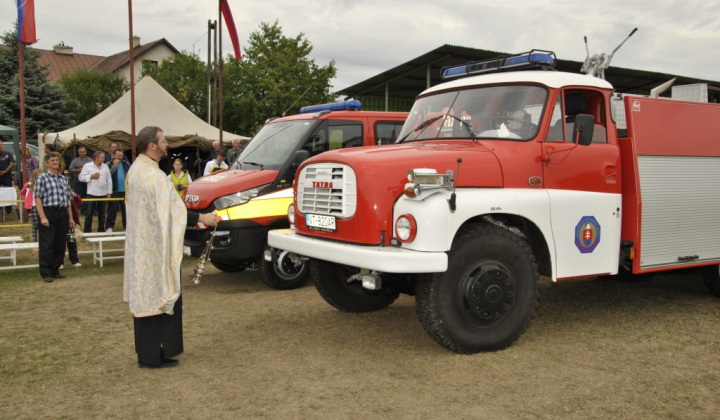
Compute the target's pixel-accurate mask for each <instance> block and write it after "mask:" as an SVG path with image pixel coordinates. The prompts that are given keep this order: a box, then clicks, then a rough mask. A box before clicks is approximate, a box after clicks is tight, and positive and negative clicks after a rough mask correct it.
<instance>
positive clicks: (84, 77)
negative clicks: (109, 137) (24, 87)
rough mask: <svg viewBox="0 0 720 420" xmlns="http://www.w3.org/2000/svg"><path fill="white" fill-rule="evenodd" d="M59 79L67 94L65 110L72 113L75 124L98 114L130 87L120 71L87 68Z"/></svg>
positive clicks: (63, 75)
mask: <svg viewBox="0 0 720 420" xmlns="http://www.w3.org/2000/svg"><path fill="white" fill-rule="evenodd" d="M59 83H60V86H62V88H63V89H64V90H65V94H66V95H67V100H66V101H65V110H66V112H67V113H69V114H70V115H72V119H73V122H74V124H79V123H82V122H85V121H87V120H89V119H90V118H92V117H94V116H96V115H97V114H99V113H100V112H101V111H102V110H104V109H105V108H107V107H109V106H110V105H112V104H113V103H114V102H115V101H117V100H118V99H119V98H120V97H121V96H122V95H123V94H124V93H125V92H127V91H128V90H129V89H130V84H129V83H128V82H127V81H126V80H125V78H124V77H122V76H121V75H119V74H115V73H106V72H104V71H99V70H89V69H84V68H78V69H76V70H75V71H73V72H72V73H63V74H62V75H61V76H60V81H59Z"/></svg>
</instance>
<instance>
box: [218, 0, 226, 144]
mask: <svg viewBox="0 0 720 420" xmlns="http://www.w3.org/2000/svg"><path fill="white" fill-rule="evenodd" d="M218 11H219V14H218V25H219V26H218V28H219V31H218V32H219V33H220V37H219V38H220V40H219V41H218V49H219V51H220V62H219V64H220V74H219V76H218V100H219V104H218V108H219V109H218V128H219V129H220V148H222V149H224V148H225V145H224V144H223V67H224V66H223V61H224V60H223V55H222V2H221V1H220V0H218Z"/></svg>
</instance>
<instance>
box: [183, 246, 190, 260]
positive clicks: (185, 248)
mask: <svg viewBox="0 0 720 420" xmlns="http://www.w3.org/2000/svg"><path fill="white" fill-rule="evenodd" d="M183 255H184V256H186V257H189V256H191V255H192V252H190V247H189V246H186V245H183Z"/></svg>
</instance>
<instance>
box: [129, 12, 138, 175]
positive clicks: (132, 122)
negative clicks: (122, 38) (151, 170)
mask: <svg viewBox="0 0 720 420" xmlns="http://www.w3.org/2000/svg"><path fill="white" fill-rule="evenodd" d="M128 15H129V18H128V20H129V21H130V131H131V133H130V136H131V142H130V144H131V145H132V146H131V147H132V161H133V162H134V161H135V156H136V154H135V52H134V46H135V45H134V44H135V40H134V39H133V24H132V22H133V15H132V0H128Z"/></svg>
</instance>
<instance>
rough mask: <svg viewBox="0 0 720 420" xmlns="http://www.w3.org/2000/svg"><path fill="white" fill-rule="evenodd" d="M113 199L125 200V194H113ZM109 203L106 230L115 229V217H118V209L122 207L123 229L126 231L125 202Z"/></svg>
mask: <svg viewBox="0 0 720 420" xmlns="http://www.w3.org/2000/svg"><path fill="white" fill-rule="evenodd" d="M112 198H125V192H114V193H112ZM109 203H110V205H109V206H108V212H107V223H106V224H105V228H115V217H116V216H117V212H118V207H120V212H121V213H122V224H123V229H125V221H126V217H125V202H124V201H109Z"/></svg>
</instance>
